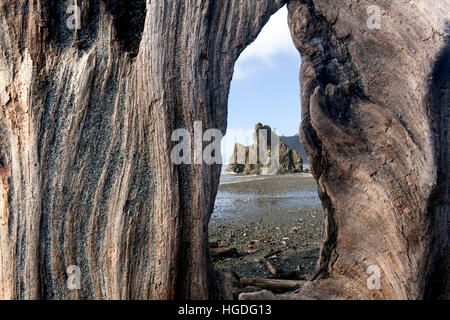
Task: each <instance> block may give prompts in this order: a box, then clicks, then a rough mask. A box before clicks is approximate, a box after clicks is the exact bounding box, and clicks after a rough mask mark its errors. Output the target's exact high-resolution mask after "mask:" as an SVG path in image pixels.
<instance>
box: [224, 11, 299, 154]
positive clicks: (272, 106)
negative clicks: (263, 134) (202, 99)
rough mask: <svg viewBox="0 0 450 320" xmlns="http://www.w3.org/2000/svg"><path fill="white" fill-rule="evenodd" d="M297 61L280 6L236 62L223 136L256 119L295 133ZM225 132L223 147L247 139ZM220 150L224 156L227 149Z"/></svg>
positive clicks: (297, 109)
mask: <svg viewBox="0 0 450 320" xmlns="http://www.w3.org/2000/svg"><path fill="white" fill-rule="evenodd" d="M300 62H301V59H300V54H299V53H298V51H297V49H295V47H294V44H293V43H292V39H291V35H290V32H289V28H288V25H287V9H286V7H283V8H282V9H280V10H279V11H278V12H277V13H275V14H274V15H273V16H272V17H271V18H270V20H269V22H268V23H267V24H266V25H265V26H264V28H263V29H262V31H261V33H260V34H259V36H258V38H257V39H256V40H255V41H254V42H253V43H252V44H251V45H250V46H248V47H247V48H246V49H245V50H244V52H243V53H242V54H241V56H240V57H239V59H238V61H237V62H236V65H235V69H234V75H233V80H232V82H231V89H230V96H229V99H228V130H227V136H229V135H231V134H232V133H234V132H236V129H240V130H241V131H242V130H244V131H247V130H250V131H251V130H253V128H254V126H255V124H256V123H257V122H261V123H263V124H268V125H270V126H271V127H272V128H278V130H279V133H280V134H281V135H283V134H284V135H294V134H296V133H298V127H299V124H300V114H301V113H300V108H301V107H300V87H299V71H300ZM228 133H229V134H228ZM227 136H225V141H224V142H225V144H228V147H226V149H230V148H231V149H232V146H233V145H234V142H241V143H244V144H249V143H251V141H249V138H248V137H237V138H234V139H233V141H227V138H228V140H231V139H230V137H227ZM250 139H251V138H250ZM227 142H228V143H227ZM223 147H225V146H223ZM231 152H232V150H231ZM222 154H223V155H224V156H225V157H224V159H228V154H229V150H223V152H222Z"/></svg>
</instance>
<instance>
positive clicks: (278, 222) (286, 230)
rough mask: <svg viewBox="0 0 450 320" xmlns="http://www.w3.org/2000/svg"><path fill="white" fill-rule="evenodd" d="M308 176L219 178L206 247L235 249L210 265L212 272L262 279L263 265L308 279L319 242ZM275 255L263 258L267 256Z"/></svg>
mask: <svg viewBox="0 0 450 320" xmlns="http://www.w3.org/2000/svg"><path fill="white" fill-rule="evenodd" d="M316 190H317V184H316V182H315V180H314V178H313V177H312V176H311V175H310V174H291V175H275V176H232V175H224V176H223V177H222V178H221V185H220V186H219V192H218V195H217V198H216V204H215V209H214V213H213V215H212V218H211V222H210V225H209V234H210V240H211V241H217V242H218V244H219V246H220V247H233V248H236V249H237V251H238V254H237V255H236V256H234V257H227V258H220V259H214V265H215V267H216V269H231V270H233V271H235V272H236V273H237V274H238V275H239V276H240V277H245V278H247V277H256V278H268V277H270V276H271V275H270V273H269V272H268V271H267V268H266V266H265V261H266V260H270V261H271V262H272V264H273V265H274V266H276V267H279V268H282V269H284V271H300V272H303V273H311V272H312V271H313V269H314V266H315V262H316V260H317V258H318V254H319V250H320V244H321V239H322V220H323V210H322V207H321V203H320V200H319V199H318V196H317V191H316ZM273 252H277V254H274V255H272V256H271V257H269V258H264V257H265V256H267V255H269V254H270V253H273Z"/></svg>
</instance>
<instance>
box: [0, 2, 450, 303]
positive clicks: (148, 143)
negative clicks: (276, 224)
mask: <svg viewBox="0 0 450 320" xmlns="http://www.w3.org/2000/svg"><path fill="white" fill-rule="evenodd" d="M285 2H286V1H283V0H258V1H254V0H223V1H216V0H187V1H171V0H152V1H144V0H137V1H125V0H114V1H113V0H74V1H69V0H62V1H54V0H39V1H28V0H3V1H2V2H1V4H0V23H1V28H0V47H1V53H0V107H1V113H0V122H1V125H0V173H1V175H0V176H1V188H0V298H2V299H37V298H41V299H111V298H118V299H175V298H188V299H212V298H220V297H221V296H222V295H221V293H220V288H219V285H218V282H217V281H216V276H215V273H214V270H213V266H212V263H211V258H210V256H209V248H208V222H209V218H210V214H211V212H212V210H213V207H214V199H215V195H216V192H217V188H218V184H219V176H220V170H221V167H220V166H219V165H207V164H195V165H194V164H193V165H175V164H173V163H172V162H171V158H170V154H171V150H172V148H173V146H174V145H175V142H173V141H172V140H171V134H172V132H173V130H174V129H177V128H186V129H187V130H188V131H189V132H190V133H192V134H193V132H194V130H193V124H194V121H197V120H199V121H202V124H203V128H205V130H206V129H209V128H218V129H220V130H221V131H222V132H223V133H225V129H226V118H227V98H228V92H229V87H230V86H229V85H230V81H231V78H232V73H233V68H234V63H235V61H236V60H237V58H238V56H239V54H240V53H241V52H242V51H243V50H244V49H245V47H246V46H247V45H248V44H249V43H251V42H252V41H253V40H254V39H255V38H256V36H257V35H258V33H259V31H260V30H261V28H262V27H263V25H264V24H265V23H266V22H267V21H268V19H269V17H270V16H271V14H273V13H274V12H275V11H277V10H278V9H279V8H280V7H281V6H283V5H284V4H285ZM374 3H376V7H375V8H374V7H373V6H372V5H373V4H374ZM72 4H75V5H76V6H78V7H79V8H80V10H79V13H80V15H79V19H78V14H76V15H75V17H74V13H78V11H77V10H73V8H72V11H70V10H69V12H71V13H67V12H68V10H67V9H68V7H69V5H72ZM371 6H372V7H371ZM69 9H70V8H69ZM288 9H289V25H290V28H291V33H292V38H293V41H294V43H295V45H296V46H297V48H298V50H299V51H300V53H301V54H302V61H303V63H302V67H301V95H302V123H301V138H302V142H303V145H304V146H305V148H306V149H307V152H308V155H309V160H310V162H311V164H310V166H311V169H312V173H313V174H314V176H315V178H316V179H317V180H318V184H319V195H320V197H321V199H322V202H323V205H324V207H325V209H326V212H327V215H326V220H325V234H324V239H323V245H322V250H321V255H320V260H319V261H318V265H317V272H316V274H315V276H314V277H313V279H312V281H310V282H308V283H307V284H306V285H305V286H304V288H303V289H302V291H301V292H300V293H298V297H301V296H302V295H307V296H317V297H318V296H320V297H335V296H336V297H343V298H349V297H350V298H379V299H392V298H400V299H421V298H439V297H442V296H443V295H444V294H445V286H446V283H447V277H448V215H449V210H448V187H449V185H448V150H449V145H448V115H449V100H450V89H449V86H450V85H449V79H450V76H449V74H450V63H449V59H450V45H449V23H448V21H449V18H450V1H449V0H439V1H435V0H417V1H406V0H399V1H390V0H380V1H376V2H375V1H368V0H334V1H330V0H291V1H288ZM78 22H79V24H78ZM78 27H80V29H77V28H78ZM72 265H74V266H77V267H78V268H79V271H80V274H79V275H80V282H81V283H80V287H79V289H78V290H77V289H69V288H68V287H67V285H66V283H67V280H68V274H67V272H68V269H69V270H74V269H73V268H72V269H71V268H69V266H72ZM369 266H378V267H379V270H380V277H381V283H380V287H379V289H373V290H371V289H368V287H367V285H366V281H367V278H368V274H367V268H368V267H369ZM75 270H76V269H75Z"/></svg>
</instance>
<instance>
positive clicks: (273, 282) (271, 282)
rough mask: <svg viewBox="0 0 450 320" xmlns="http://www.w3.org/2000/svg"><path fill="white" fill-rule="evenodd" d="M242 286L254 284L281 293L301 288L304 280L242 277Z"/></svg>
mask: <svg viewBox="0 0 450 320" xmlns="http://www.w3.org/2000/svg"><path fill="white" fill-rule="evenodd" d="M240 282H241V285H242V286H254V287H258V288H262V289H266V290H270V291H272V292H275V293H283V292H288V291H295V290H297V289H299V288H301V287H302V286H303V285H304V284H305V283H306V281H299V280H281V279H259V278H242V279H240Z"/></svg>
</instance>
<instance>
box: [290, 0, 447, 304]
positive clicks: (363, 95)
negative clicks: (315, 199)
mask: <svg viewBox="0 0 450 320" xmlns="http://www.w3.org/2000/svg"><path fill="white" fill-rule="evenodd" d="M372 4H373V3H372V2H371V1H333V5H330V1H320V0H318V1H316V0H312V1H294V0H293V1H290V2H289V5H288V8H289V21H290V23H289V25H290V29H291V33H292V36H293V40H294V43H295V45H296V47H297V48H298V49H299V51H300V52H301V53H302V67H301V91H302V122H301V128H300V131H301V140H302V142H303V144H304V146H305V148H306V150H307V152H308V154H309V163H310V167H311V171H312V173H313V175H314V177H315V178H316V179H317V181H318V183H319V196H320V198H321V200H322V203H323V205H324V207H325V209H326V219H325V223H324V242H323V244H322V248H321V254H320V259H319V262H318V265H317V270H316V274H315V276H314V279H315V280H314V281H312V282H311V283H309V284H307V285H306V286H305V287H304V289H303V291H302V292H301V293H300V295H302V294H303V295H314V294H316V295H318V296H324V294H325V295H327V294H328V295H335V296H336V297H340V298H362V299H366V298H374V299H423V298H439V297H441V298H442V297H443V296H444V294H445V293H444V292H445V283H446V281H447V280H448V279H447V278H448V262H447V257H448V230H447V224H448V215H449V209H448V161H449V158H448V150H449V145H448V115H449V106H450V100H449V99H448V92H449V87H450V77H449V76H448V75H449V70H450V69H449V64H448V63H449V61H450V60H449V52H450V47H449V24H448V22H449V18H450V2H449V1H447V0H445V1H439V2H435V1H414V2H411V1H409V2H408V1H377V3H376V4H377V5H378V6H379V8H380V12H381V25H380V29H373V30H371V29H368V28H367V25H366V21H367V19H368V16H369V15H368V14H367V8H368V7H369V5H372ZM318 39H320V41H319V40H318ZM445 65H446V66H445ZM444 75H445V76H444ZM444 77H446V78H445V79H444ZM437 92H439V93H437ZM370 265H375V266H378V267H379V268H380V270H381V274H380V276H381V287H380V289H379V290H369V289H368V287H367V285H366V281H367V278H368V277H369V276H370V274H367V273H366V270H367V268H368V267H369V266H370Z"/></svg>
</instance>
